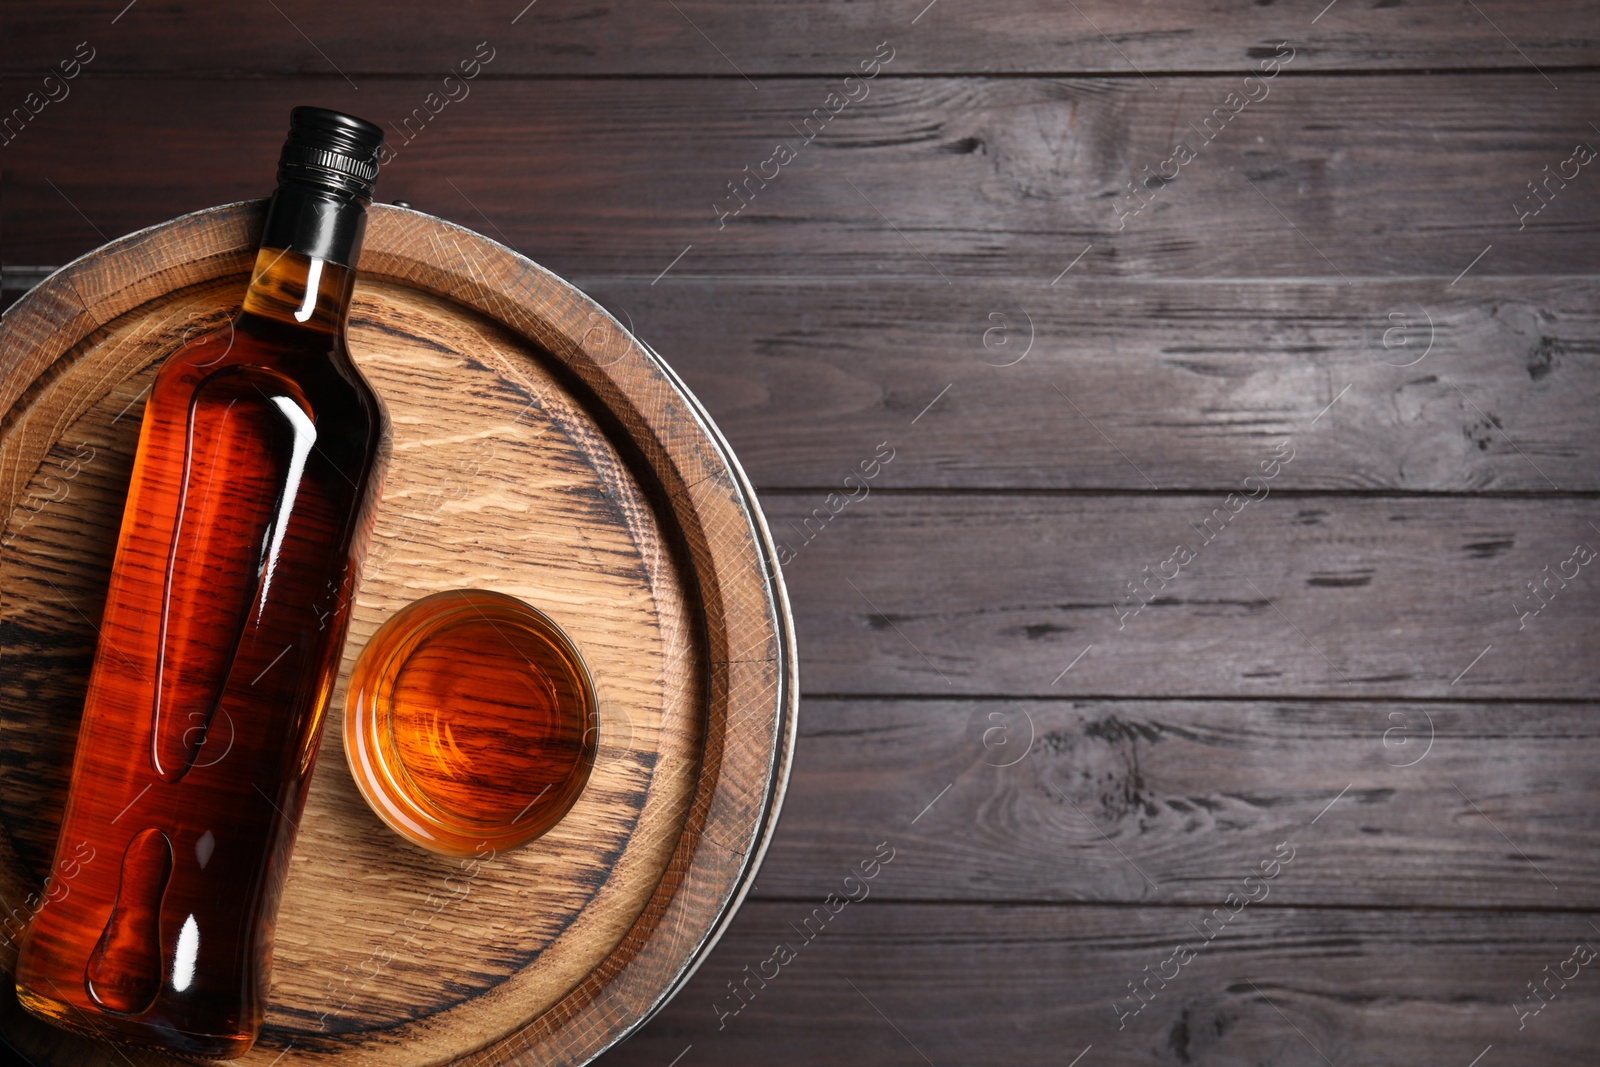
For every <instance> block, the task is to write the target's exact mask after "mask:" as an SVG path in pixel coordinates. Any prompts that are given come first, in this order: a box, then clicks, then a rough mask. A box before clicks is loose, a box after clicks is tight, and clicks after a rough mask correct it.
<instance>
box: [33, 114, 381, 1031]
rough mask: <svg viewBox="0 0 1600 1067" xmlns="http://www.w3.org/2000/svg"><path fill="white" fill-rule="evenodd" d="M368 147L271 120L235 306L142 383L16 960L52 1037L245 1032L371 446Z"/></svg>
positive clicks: (348, 592)
mask: <svg viewBox="0 0 1600 1067" xmlns="http://www.w3.org/2000/svg"><path fill="white" fill-rule="evenodd" d="M382 141H383V133H382V131H381V130H380V129H378V127H376V126H374V125H372V124H370V123H367V122H363V121H362V120H360V119H357V118H353V117H351V116H348V115H342V114H339V113H337V112H333V111H324V110H321V109H317V108H306V107H301V108H296V109H294V111H293V113H292V115H291V119H290V130H289V136H288V140H287V142H286V143H285V144H284V148H283V153H282V155H281V157H280V160H279V166H278V188H277V191H276V193H275V194H274V196H273V198H272V201H271V205H270V207H269V209H268V212H267V217H266V222H265V226H264V229H263V232H262V236H261V247H260V250H259V252H258V254H257V257H256V261H255V268H254V272H253V275H252V277H251V280H250V283H249V287H248V289H247V290H246V292H245V295H244V300H243V305H242V307H241V309H240V311H239V312H238V313H237V315H235V316H234V317H233V318H232V320H231V321H230V322H229V323H228V324H226V325H225V326H223V327H222V328H221V329H219V330H216V331H215V332H212V333H209V334H207V335H205V336H202V337H199V338H196V339H194V340H192V341H190V342H189V343H187V344H185V345H183V346H182V347H181V348H179V349H178V350H177V351H176V352H174V353H173V354H172V355H171V356H170V357H168V359H167V361H166V362H165V364H164V365H163V366H162V368H161V370H160V372H159V374H158V376H157V378H156V381H155V384H154V386H153V387H152V389H151V391H150V396H149V400H148V401H147V403H146V405H145V409H144V418H143V423H142V424H141V427H140V431H139V444H138V452H137V453H136V455H135V459H134V464H133V474H132V480H131V483H130V485H129V490H128V497H127V504H126V506H125V509H124V511H123V517H122V525H121V529H120V532H119V534H118V538H117V547H116V555H115V560H114V563H113V565H112V571H111V580H110V585H109V587H108V590H107V594H106V602H105V613H104V617H103V619H102V620H101V622H100V638H99V644H98V645H97V647H96V650H95V657H94V663H93V667H92V669H91V673H90V677H89V687H88V693H87V697H86V699H85V704H84V710H83V718H82V722H81V725H80V727H79V732H78V741H77V749H76V754H75V756H74V760H73V767H72V785H71V790H70V792H69V794H68V797H67V803H66V809H65V812H64V814H63V816H62V822H61V832H60V836H59V838H58V840H57V844H56V863H55V864H53V865H52V867H51V870H53V871H55V870H61V871H67V870H71V871H72V872H74V875H73V877H71V878H62V879H60V880H58V881H56V883H55V885H54V886H53V887H47V891H46V892H45V894H44V904H43V906H42V907H41V908H40V909H39V910H38V911H37V913H36V914H35V915H34V917H33V920H32V923H31V924H30V926H29V928H28V931H27V933H26V935H25V937H24V939H23V943H22V947H21V953H20V957H19V959H18V963H17V972H16V987H17V995H18V998H19V1000H20V1001H21V1003H22V1004H23V1005H24V1006H26V1007H27V1008H28V1009H29V1010H30V1011H32V1012H33V1013H34V1014H36V1015H39V1016H41V1017H43V1018H45V1019H47V1020H49V1021H50V1022H52V1023H55V1024H57V1025H59V1026H63V1027H66V1028H68V1029H72V1030H76V1031H80V1032H83V1033H87V1034H90V1035H92V1036H98V1037H102V1038H107V1039H112V1040H122V1041H131V1042H134V1043H138V1044H144V1045H152V1046H157V1047H162V1048H166V1049H170V1050H173V1051H176V1052H179V1053H183V1054H187V1055H191V1056H203V1057H233V1056H237V1055H240V1054H241V1053H243V1052H245V1051H246V1050H247V1049H249V1048H250V1046H251V1045H252V1044H253V1043H254V1041H255V1039H256V1036H257V1034H258V1032H259V1030H260V1027H261V1015H262V1002H263V1000H264V998H265V995H266V993H267V989H268V984H269V973H270V966H271V954H272V930H273V924H274V922H275V919H276V915H277V908H278V899H279V896H280V891H281V889H282V886H283V880H284V875H285V874H286V872H287V863H288V860H289V854H290V851H291V849H292V848H293V845H294V837H295V831H296V828H297V824H298V823H299V819H300V813H301V810H302V807H303V805H304V802H305V796H306V788H307V785H308V784H309V782H310V775H311V769H312V764H313V761H314V760H315V758H316V753H317V744H318V739H319V737H320V736H321V732H322V725H323V717H324V713H325V712H326V710H327V706H328V701H329V698H330V696H331V694H332V689H333V685H334V682H335V679H336V676H337V673H338V668H339V662H340V658H341V651H342V647H343V644H344V639H345V631H346V628H347V625H348V621H349V608H350V603H351V599H352V597H353V595H354V592H355V583H356V578H357V575H358V571H359V569H360V563H361V558H362V556H363V554H364V552H365V548H366V541H367V535H368V533H369V532H370V528H371V527H370V515H371V510H372V507H373V503H374V500H375V498H376V495H377V488H378V483H379V481H380V479H381V476H382V468H383V465H384V462H385V459H386V456H387V449H388V435H387V421H386V418H385V415H384V411H383V406H382V403H381V402H380V401H379V399H378V397H377V394H376V393H374V392H373V390H372V388H371V387H370V386H369V385H368V384H367V382H366V381H365V380H364V379H363V378H362V376H361V373H360V372H359V371H358V370H357V369H356V366H355V364H354V363H353V362H352V361H351V359H350V356H349V354H348V352H347V350H346V344H345V322H346V318H347V316H348V314H349V309H350V299H351V292H352V290H353V287H354V283H355V272H354V267H355V263H356V260H357V258H358V256H359V252H360V247H361V238H362V233H363V230H364V227H365V223H366V206H367V204H369V203H370V202H371V198H372V189H373V184H374V182H375V181H376V179H377V174H378V164H377V154H378V150H379V148H380V147H381V144H382ZM86 857H87V859H86Z"/></svg>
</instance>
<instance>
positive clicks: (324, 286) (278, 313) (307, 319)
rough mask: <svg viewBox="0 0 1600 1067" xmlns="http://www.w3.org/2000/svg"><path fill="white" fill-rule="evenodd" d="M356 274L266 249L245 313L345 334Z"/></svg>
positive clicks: (299, 255) (283, 250) (258, 256)
mask: <svg viewBox="0 0 1600 1067" xmlns="http://www.w3.org/2000/svg"><path fill="white" fill-rule="evenodd" d="M355 284H356V272H355V271H353V270H351V269H350V268H349V267H347V266H345V265H344V264H342V263H337V262H334V261H333V260H329V259H323V258H321V257H318V256H308V255H305V254H304V253H301V252H296V251H294V250H293V249H288V248H270V247H267V246H266V245H263V246H262V248H261V250H260V251H258V252H257V253H256V265H255V270H254V271H252V272H251V276H250V287H249V288H248V289H246V290H245V294H244V310H245V312H246V313H248V314H251V315H258V316H260V317H262V318H267V319H273V320H276V321H278V322H282V323H286V324H289V325H294V326H300V327H303V328H305V329H310V330H316V331H318V332H321V333H339V334H342V333H343V332H344V327H345V320H346V319H347V318H348V317H349V315H350V296H351V294H352V293H353V292H354V291H355Z"/></svg>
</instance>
